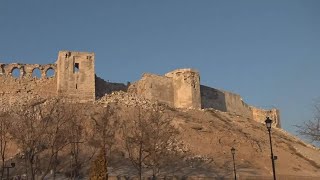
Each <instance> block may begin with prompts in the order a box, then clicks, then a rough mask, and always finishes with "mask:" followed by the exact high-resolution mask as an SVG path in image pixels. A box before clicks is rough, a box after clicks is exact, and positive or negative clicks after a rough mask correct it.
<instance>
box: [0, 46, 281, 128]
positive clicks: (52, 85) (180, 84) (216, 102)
mask: <svg viewBox="0 0 320 180" xmlns="http://www.w3.org/2000/svg"><path fill="white" fill-rule="evenodd" d="M94 62H95V55H94V53H88V52H72V51H60V52H59V54H58V60H57V62H56V64H47V65H40V64H18V63H13V64H2V63H0V83H1V86H0V103H1V104H2V105H5V104H8V103H9V104H12V103H14V101H16V100H17V99H20V98H22V99H26V98H24V97H43V98H47V97H53V96H61V97H64V98H70V99H72V100H75V101H78V102H87V101H95V100H96V98H100V97H102V96H104V95H105V94H110V93H112V92H114V91H127V92H128V93H129V94H130V93H131V94H135V95H139V96H142V97H144V98H146V99H149V100H153V101H159V102H163V103H166V104H168V105H169V106H172V107H175V108H196V109H200V108H214V109H217V110H220V111H224V112H233V113H236V114H238V115H241V116H243V117H247V118H250V119H254V120H256V121H258V122H264V120H265V118H266V117H270V118H271V119H272V120H273V121H274V125H275V126H276V127H280V113H279V110H277V109H270V110H264V109H259V108H256V107H253V106H248V105H247V104H246V103H245V102H243V100H242V98H241V96H240V95H238V94H234V93H231V92H227V91H223V90H218V89H215V88H211V87H207V86H203V85H201V86H200V75H199V73H198V72H197V71H196V70H193V69H177V70H174V71H172V72H169V73H167V74H165V76H159V75H155V74H147V73H146V74H144V75H143V76H142V79H141V80H139V81H137V82H135V83H133V84H132V85H130V84H127V85H124V84H121V83H109V82H106V81H104V80H103V79H101V78H99V77H97V76H95V70H94ZM36 70H38V72H39V73H40V77H37V76H34V72H35V71H36ZM49 70H52V71H54V75H53V76H52V77H51V76H49V74H48V71H49ZM13 71H18V75H17V76H18V77H14V76H13ZM15 74H16V73H15Z"/></svg>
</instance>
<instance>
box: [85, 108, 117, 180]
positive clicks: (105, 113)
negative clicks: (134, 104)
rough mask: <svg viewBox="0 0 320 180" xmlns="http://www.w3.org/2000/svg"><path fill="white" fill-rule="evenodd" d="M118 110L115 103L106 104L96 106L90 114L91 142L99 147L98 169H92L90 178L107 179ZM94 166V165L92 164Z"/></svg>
mask: <svg viewBox="0 0 320 180" xmlns="http://www.w3.org/2000/svg"><path fill="white" fill-rule="evenodd" d="M117 110H119V107H117V106H116V105H115V104H108V105H105V106H104V107H97V108H96V109H95V112H94V113H93V114H92V115H91V116H90V117H91V124H92V128H90V129H91V130H92V132H94V133H92V134H91V137H92V139H91V142H92V144H94V145H97V146H98V148H99V149H100V156H99V157H98V158H99V159H98V162H99V164H98V165H97V166H99V167H97V168H99V170H98V169H92V170H91V171H92V172H93V175H91V178H98V179H99V178H102V179H108V169H107V167H108V159H109V157H110V154H111V150H112V146H113V144H114V143H115V133H116V130H117V128H118V127H119V118H118V116H117V113H116V111H117ZM94 167H95V166H94Z"/></svg>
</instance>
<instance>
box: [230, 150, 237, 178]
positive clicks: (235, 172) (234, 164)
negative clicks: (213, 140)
mask: <svg viewBox="0 0 320 180" xmlns="http://www.w3.org/2000/svg"><path fill="white" fill-rule="evenodd" d="M235 153H236V149H235V148H234V147H232V148H231V154H232V159H233V172H234V180H237V171H236V163H235V161H234V154H235Z"/></svg>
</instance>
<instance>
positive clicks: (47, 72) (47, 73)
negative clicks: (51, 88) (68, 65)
mask: <svg viewBox="0 0 320 180" xmlns="http://www.w3.org/2000/svg"><path fill="white" fill-rule="evenodd" d="M54 74H55V72H54V70H53V69H52V68H49V69H47V71H46V76H47V77H48V78H50V77H53V76H54Z"/></svg>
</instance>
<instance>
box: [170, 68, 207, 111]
mask: <svg viewBox="0 0 320 180" xmlns="http://www.w3.org/2000/svg"><path fill="white" fill-rule="evenodd" d="M165 76H166V77H170V78H172V84H173V99H174V100H173V101H174V107H177V108H201V96H200V75H199V73H198V72H197V71H196V70H193V69H177V70H174V71H172V72H169V73H167V74H166V75H165Z"/></svg>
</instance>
